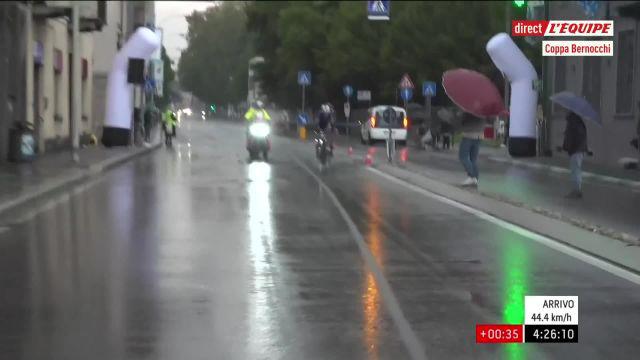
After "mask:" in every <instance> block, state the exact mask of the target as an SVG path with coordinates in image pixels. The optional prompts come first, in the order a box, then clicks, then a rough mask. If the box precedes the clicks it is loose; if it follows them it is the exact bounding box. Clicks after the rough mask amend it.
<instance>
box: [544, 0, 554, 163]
mask: <svg viewBox="0 0 640 360" xmlns="http://www.w3.org/2000/svg"><path fill="white" fill-rule="evenodd" d="M544 19H545V20H549V1H545V2H544ZM550 75H551V74H550V71H549V57H548V56H543V57H542V114H543V119H544V121H543V128H542V138H543V139H542V140H543V141H542V155H543V156H552V152H551V101H550V100H549V96H550V95H551V94H550V90H551V79H550Z"/></svg>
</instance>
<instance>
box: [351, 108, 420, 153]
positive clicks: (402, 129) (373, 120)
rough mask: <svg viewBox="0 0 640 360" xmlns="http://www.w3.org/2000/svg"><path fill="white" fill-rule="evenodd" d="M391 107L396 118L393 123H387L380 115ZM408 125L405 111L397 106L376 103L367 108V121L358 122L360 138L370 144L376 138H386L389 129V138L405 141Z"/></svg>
mask: <svg viewBox="0 0 640 360" xmlns="http://www.w3.org/2000/svg"><path fill="white" fill-rule="evenodd" d="M389 107H391V108H393V110H395V112H396V120H395V122H394V123H393V124H389V123H387V122H386V121H385V119H384V117H383V116H382V114H383V112H384V111H385V110H386V109H387V108H389ZM408 127H409V119H408V118H407V112H406V111H405V110H404V109H403V108H401V107H399V106H390V105H377V106H374V107H372V108H369V110H368V112H367V121H364V122H361V124H360V140H361V141H362V142H363V143H366V144H372V143H373V142H374V141H377V140H383V141H384V140H387V138H388V137H389V131H391V138H392V139H394V140H398V141H401V142H406V141H407V128H408Z"/></svg>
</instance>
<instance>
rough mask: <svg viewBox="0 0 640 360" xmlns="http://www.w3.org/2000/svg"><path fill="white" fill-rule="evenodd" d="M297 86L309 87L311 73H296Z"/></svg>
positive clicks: (303, 71)
mask: <svg viewBox="0 0 640 360" xmlns="http://www.w3.org/2000/svg"><path fill="white" fill-rule="evenodd" d="M298 85H302V86H307V85H311V71H305V70H301V71H298Z"/></svg>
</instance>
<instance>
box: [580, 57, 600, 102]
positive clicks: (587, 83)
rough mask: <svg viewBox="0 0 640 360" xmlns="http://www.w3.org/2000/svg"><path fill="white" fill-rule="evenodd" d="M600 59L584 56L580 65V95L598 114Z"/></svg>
mask: <svg viewBox="0 0 640 360" xmlns="http://www.w3.org/2000/svg"><path fill="white" fill-rule="evenodd" d="M600 64H601V58H600V57H597V56H585V57H584V58H583V63H582V95H584V97H585V98H586V99H587V100H588V101H589V102H590V103H591V105H593V107H594V108H595V109H596V110H597V111H598V112H600V88H601V84H600V69H601V67H600Z"/></svg>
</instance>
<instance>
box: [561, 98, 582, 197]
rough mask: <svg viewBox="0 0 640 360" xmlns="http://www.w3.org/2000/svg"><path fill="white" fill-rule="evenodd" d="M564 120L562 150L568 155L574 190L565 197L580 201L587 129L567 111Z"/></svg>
mask: <svg viewBox="0 0 640 360" xmlns="http://www.w3.org/2000/svg"><path fill="white" fill-rule="evenodd" d="M566 120H567V125H566V128H565V130H564V140H563V142H562V150H564V151H566V152H567V153H568V154H569V158H570V160H569V167H570V169H571V180H572V181H573V186H574V188H573V190H572V191H571V192H570V193H569V194H567V195H566V196H565V197H566V198H569V199H580V198H582V160H583V159H584V154H585V153H586V152H587V127H586V126H585V125H584V122H583V121H582V118H581V117H580V116H579V115H578V114H576V113H574V112H573V111H569V113H568V114H567V117H566Z"/></svg>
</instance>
